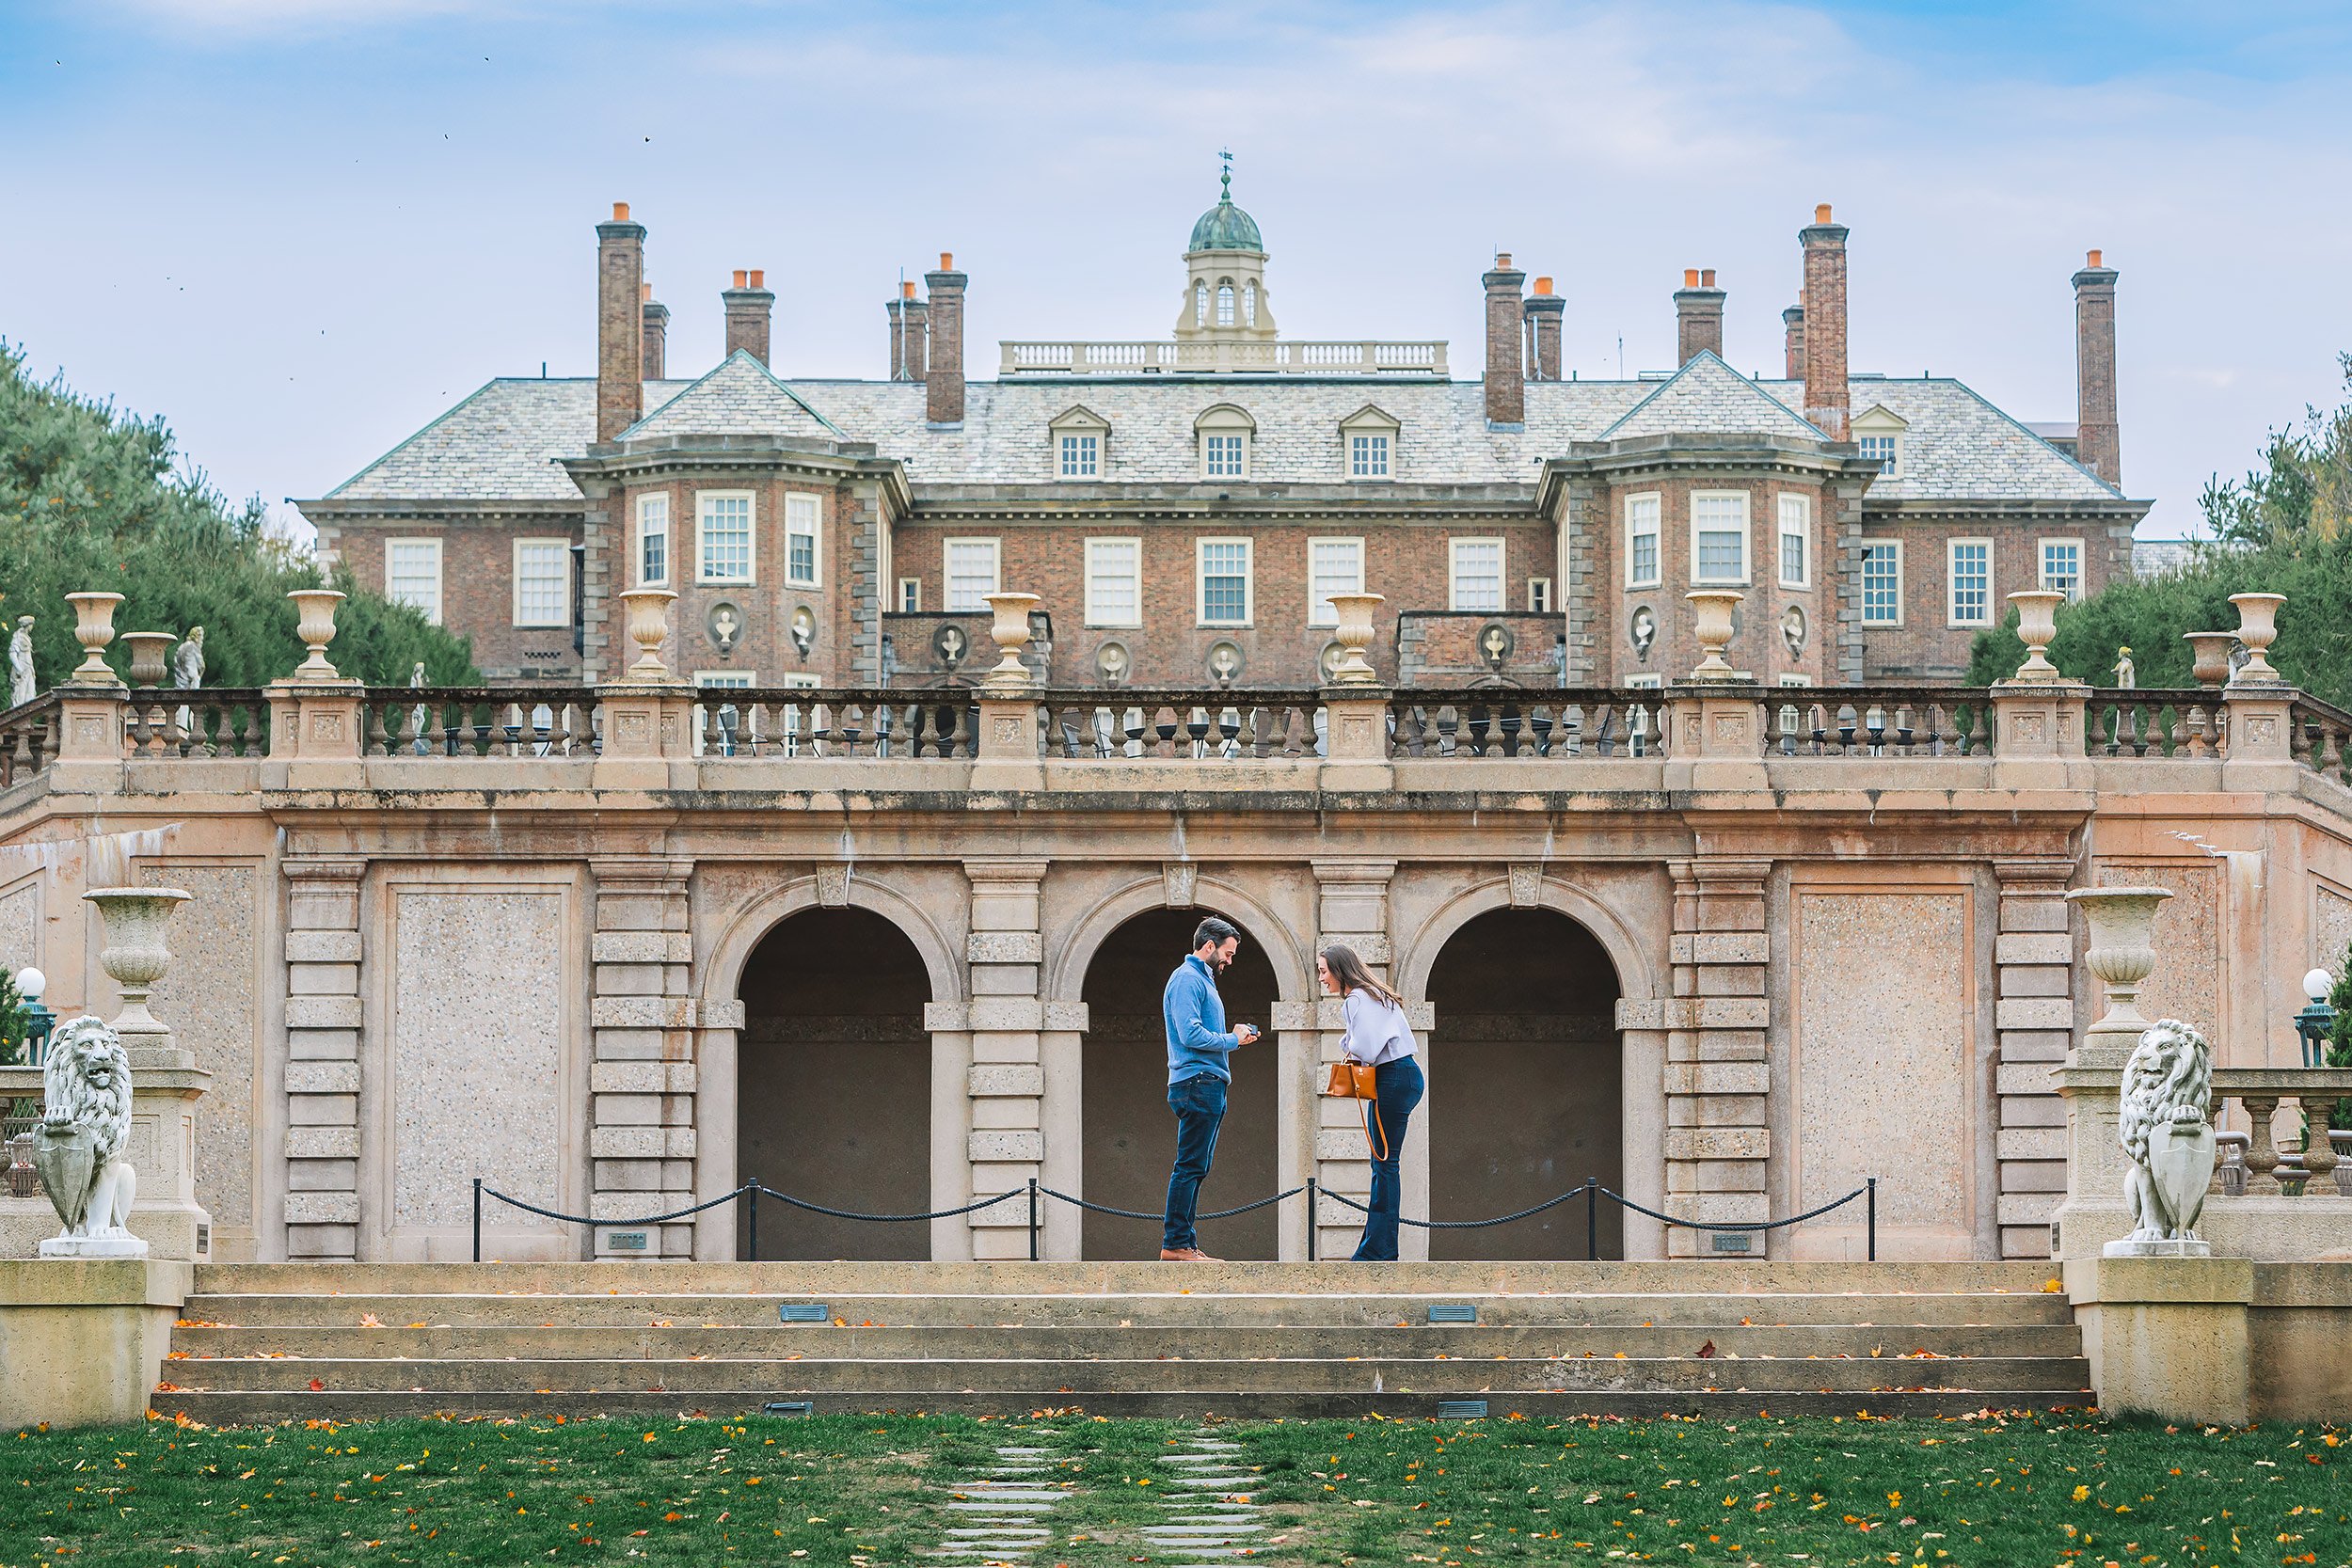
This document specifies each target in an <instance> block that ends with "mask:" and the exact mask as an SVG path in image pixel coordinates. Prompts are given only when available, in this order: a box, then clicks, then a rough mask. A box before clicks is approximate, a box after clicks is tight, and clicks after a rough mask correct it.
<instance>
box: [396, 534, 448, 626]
mask: <svg viewBox="0 0 2352 1568" xmlns="http://www.w3.org/2000/svg"><path fill="white" fill-rule="evenodd" d="M384 596H385V597H386V598H388V599H389V600H391V601H392V602H393V603H394V604H405V605H410V606H413V607H414V608H415V609H416V610H418V611H419V612H421V614H422V615H423V616H424V618H425V619H426V620H428V621H430V622H432V623H433V624H434V625H435V626H439V625H440V624H441V542H440V541H439V540H438V539H387V540H385V541H384Z"/></svg>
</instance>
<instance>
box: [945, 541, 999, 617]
mask: <svg viewBox="0 0 2352 1568" xmlns="http://www.w3.org/2000/svg"><path fill="white" fill-rule="evenodd" d="M943 548H944V549H945V551H946V562H947V569H946V578H947V603H946V610H947V612H948V613H949V614H951V615H954V614H961V613H964V612H966V611H969V610H986V609H987V608H988V596H989V595H990V594H993V593H995V592H996V585H997V582H998V581H999V578H998V575H997V574H998V568H999V562H1000V560H1001V548H1000V546H999V545H998V543H997V541H995V540H993V539H950V540H947V541H946V544H945V546H943Z"/></svg>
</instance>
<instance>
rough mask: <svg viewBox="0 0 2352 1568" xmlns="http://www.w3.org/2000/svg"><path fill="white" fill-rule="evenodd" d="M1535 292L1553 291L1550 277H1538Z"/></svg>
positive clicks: (1546, 292) (1545, 292)
mask: <svg viewBox="0 0 2352 1568" xmlns="http://www.w3.org/2000/svg"><path fill="white" fill-rule="evenodd" d="M1535 292H1536V293H1539V294H1548V293H1551V279H1550V278H1549V277H1538V278H1537V279H1535Z"/></svg>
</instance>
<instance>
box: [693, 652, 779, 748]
mask: <svg viewBox="0 0 2352 1568" xmlns="http://www.w3.org/2000/svg"><path fill="white" fill-rule="evenodd" d="M757 673H758V672H757V671H755V670H697V671H695V672H694V685H695V686H696V687H698V688H700V689H704V690H709V689H714V688H715V689H726V690H737V691H739V690H742V689H745V688H747V687H751V686H755V685H756V684H757V682H756V681H755V680H754V678H753V677H754V676H755V675H756V674H757ZM788 679H789V677H788V676H787V680H788ZM741 726H742V712H741V710H740V709H739V708H738V707H737V706H736V705H734V704H733V703H696V704H695V705H694V754H695V755H696V756H701V755H703V754H704V753H705V752H709V753H710V754H712V755H716V756H723V757H731V756H733V755H734V754H735V745H736V739H737V737H738V736H739V734H740V733H741Z"/></svg>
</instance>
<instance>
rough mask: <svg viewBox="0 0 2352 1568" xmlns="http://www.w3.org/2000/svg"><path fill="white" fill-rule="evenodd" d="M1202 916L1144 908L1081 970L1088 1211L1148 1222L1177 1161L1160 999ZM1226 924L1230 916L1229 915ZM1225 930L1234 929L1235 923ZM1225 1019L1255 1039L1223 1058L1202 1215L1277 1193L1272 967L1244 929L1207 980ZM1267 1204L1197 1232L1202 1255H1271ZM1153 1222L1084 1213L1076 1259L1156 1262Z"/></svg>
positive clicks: (1273, 1218)
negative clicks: (1221, 1101)
mask: <svg viewBox="0 0 2352 1568" xmlns="http://www.w3.org/2000/svg"><path fill="white" fill-rule="evenodd" d="M1208 912H1209V911H1205V910H1151V911H1146V912H1144V913H1142V914H1139V915H1136V917H1135V918H1133V919H1132V920H1129V921H1128V922H1127V923H1126V924H1124V925H1122V926H1120V927H1119V929H1117V930H1116V931H1113V932H1112V933H1111V934H1110V935H1109V936H1108V937H1105V938H1104V941H1103V945H1102V946H1101V947H1099V948H1097V949H1095V953H1094V958H1093V960H1092V961H1091V962H1090V963H1089V964H1088V965H1087V976H1086V988H1085V993H1084V994H1085V1000H1086V1004H1087V1020H1088V1022H1087V1037H1086V1046H1085V1050H1084V1053H1083V1055H1082V1056H1081V1058H1080V1060H1081V1064H1082V1070H1083V1072H1084V1074H1085V1077H1084V1093H1083V1095H1082V1097H1081V1114H1082V1115H1083V1117H1084V1118H1085V1139H1084V1145H1085V1180H1086V1188H1085V1191H1086V1196H1087V1197H1088V1198H1089V1200H1091V1201H1093V1202H1096V1203H1107V1204H1109V1205H1111V1206H1112V1207H1114V1208H1119V1209H1133V1210H1136V1211H1138V1212H1144V1213H1150V1214H1153V1215H1157V1214H1158V1213H1160V1212H1161V1211H1162V1210H1163V1208H1164V1207H1165V1206H1166V1204H1167V1201H1168V1167H1169V1166H1170V1165H1171V1164H1173V1163H1174V1162H1175V1157H1176V1117H1175V1115H1174V1113H1172V1112H1170V1111H1169V1110H1168V1035H1167V1031H1166V1029H1165V1027H1164V1026H1163V1025H1162V1023H1161V1020H1160V997H1161V993H1162V992H1163V991H1164V990H1166V989H1167V986H1168V974H1170V972H1172V971H1173V970H1174V969H1175V967H1176V966H1177V965H1178V964H1180V963H1182V962H1183V961H1184V952H1185V946H1186V944H1187V943H1188V942H1190V941H1191V940H1192V932H1193V927H1196V926H1198V925H1200V921H1201V919H1202V917H1203V916H1204V915H1206V914H1207V913H1208ZM1228 918H1231V917H1228ZM1233 924H1234V925H1236V926H1238V925H1240V924H1241V922H1239V921H1237V920H1236V921H1234V922H1233ZM1217 992H1218V994H1219V995H1221V996H1223V997H1224V999H1225V1016H1226V1019H1227V1020H1228V1022H1229V1023H1240V1022H1249V1023H1254V1024H1256V1025H1257V1026H1258V1027H1259V1029H1260V1030H1261V1031H1263V1033H1262V1034H1261V1035H1260V1037H1259V1039H1258V1042H1257V1043H1256V1044H1254V1045H1245V1046H1243V1047H1242V1048H1241V1049H1240V1050H1238V1051H1236V1052H1234V1053H1233V1054H1232V1058H1231V1062H1232V1070H1233V1084H1232V1089H1231V1090H1230V1091H1229V1093H1228V1096H1227V1100H1226V1111H1225V1123H1224V1125H1223V1126H1222V1127H1221V1128H1219V1129H1218V1131H1217V1139H1216V1164H1214V1165H1213V1166H1212V1167H1211V1169H1210V1171H1209V1179H1208V1180H1207V1181H1205V1182H1203V1183H1202V1184H1201V1187H1200V1212H1203V1213H1207V1212H1211V1211H1213V1210H1217V1209H1231V1208H1232V1207H1234V1206H1235V1205H1237V1204H1242V1203H1248V1202H1250V1201H1252V1200H1254V1199H1257V1198H1261V1197H1264V1196H1266V1195H1268V1194H1269V1193H1273V1192H1275V1191H1277V1190H1279V1189H1278V1188H1277V1186H1276V1184H1275V1176H1276V1170H1277V1164H1276V1150H1275V1141H1276V1116H1275V1089H1276V1085H1277V1083H1278V1081H1279V1072H1278V1070H1277V1061H1276V1055H1275V1050H1276V1047H1275V1035H1274V1029H1273V1020H1272V1014H1273V1009H1274V1001H1275V997H1276V994H1277V988H1276V985H1275V979H1274V966H1273V964H1272V963H1270V962H1269V961H1267V958H1266V956H1265V950H1264V949H1263V947H1261V946H1260V945H1259V943H1258V942H1257V939H1256V938H1255V937H1253V936H1252V935H1251V934H1250V933H1249V931H1248V929H1247V928H1244V929H1243V931H1242V937H1241V948H1240V951H1239V952H1238V953H1236V954H1235V955H1234V958H1233V966H1232V968H1231V969H1229V970H1227V971H1226V972H1225V973H1224V974H1223V975H1221V976H1220V977H1219V978H1218V981H1217ZM1278 1208H1279V1205H1271V1204H1270V1205H1268V1206H1267V1207H1265V1208H1263V1209H1258V1210H1253V1211H1251V1212H1249V1213H1247V1214H1237V1215H1235V1216H1234V1217H1233V1218H1232V1219H1229V1220H1210V1221H1206V1222H1204V1223H1202V1225H1201V1227H1200V1245H1201V1247H1202V1248H1203V1249H1204V1250H1206V1251H1208V1252H1210V1253H1213V1254H1215V1255H1216V1256H1217V1257H1219V1258H1241V1259H1249V1258H1265V1259H1270V1258H1272V1257H1274V1256H1275V1245H1276V1225H1277V1210H1278ZM1159 1255H1160V1227H1159V1224H1158V1222H1157V1220H1156V1219H1155V1220H1151V1221H1145V1220H1130V1219H1120V1218H1118V1217H1116V1216H1114V1215H1109V1214H1097V1213H1092V1212H1089V1213H1088V1214H1087V1215H1086V1217H1085V1220H1084V1222H1083V1225H1082V1227H1081V1240H1080V1250H1079V1256H1081V1257H1084V1258H1109V1259H1120V1258H1145V1259H1150V1258H1157V1257H1158V1256H1159Z"/></svg>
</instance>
